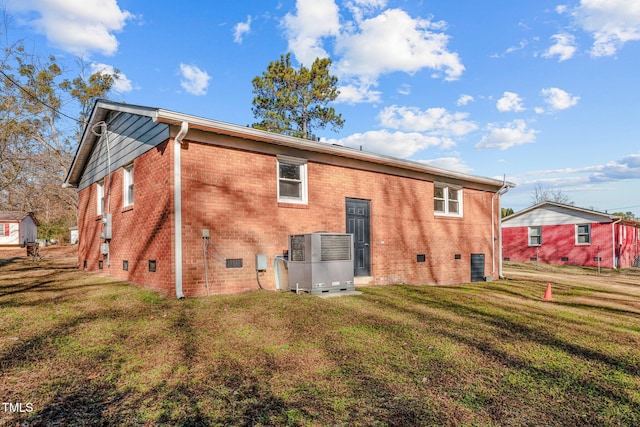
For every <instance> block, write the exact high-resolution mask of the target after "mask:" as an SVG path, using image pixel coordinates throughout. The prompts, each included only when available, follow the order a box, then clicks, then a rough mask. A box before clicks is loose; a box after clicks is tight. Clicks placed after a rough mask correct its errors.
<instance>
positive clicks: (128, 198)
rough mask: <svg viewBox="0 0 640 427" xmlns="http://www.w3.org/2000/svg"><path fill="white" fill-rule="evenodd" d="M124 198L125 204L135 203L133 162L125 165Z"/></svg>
mask: <svg viewBox="0 0 640 427" xmlns="http://www.w3.org/2000/svg"><path fill="white" fill-rule="evenodd" d="M123 181H124V198H123V205H124V206H131V205H133V164H131V165H129V166H125V167H124V180H123Z"/></svg>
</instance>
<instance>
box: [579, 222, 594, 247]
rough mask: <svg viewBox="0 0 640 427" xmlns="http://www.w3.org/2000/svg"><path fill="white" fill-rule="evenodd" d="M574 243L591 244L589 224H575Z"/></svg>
mask: <svg viewBox="0 0 640 427" xmlns="http://www.w3.org/2000/svg"><path fill="white" fill-rule="evenodd" d="M576 243H577V244H578V245H589V244H591V224H578V225H576Z"/></svg>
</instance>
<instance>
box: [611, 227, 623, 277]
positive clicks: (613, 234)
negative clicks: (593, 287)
mask: <svg viewBox="0 0 640 427" xmlns="http://www.w3.org/2000/svg"><path fill="white" fill-rule="evenodd" d="M621 221H622V218H618V219H616V220H615V221H613V222H612V223H611V250H612V251H613V254H612V255H613V268H618V264H619V262H616V247H617V245H616V227H615V225H616V224H620V222H621Z"/></svg>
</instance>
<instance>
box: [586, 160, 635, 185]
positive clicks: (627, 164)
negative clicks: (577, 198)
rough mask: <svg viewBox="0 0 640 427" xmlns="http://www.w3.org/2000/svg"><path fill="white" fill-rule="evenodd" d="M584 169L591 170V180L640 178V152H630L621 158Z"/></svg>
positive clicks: (606, 180)
mask: <svg viewBox="0 0 640 427" xmlns="http://www.w3.org/2000/svg"><path fill="white" fill-rule="evenodd" d="M584 171H586V172H590V175H589V181H590V182H610V181H620V180H625V179H640V154H629V155H628V156H625V157H623V158H622V159H620V160H615V161H611V162H608V163H605V164H604V165H598V166H592V167H590V168H585V169H584Z"/></svg>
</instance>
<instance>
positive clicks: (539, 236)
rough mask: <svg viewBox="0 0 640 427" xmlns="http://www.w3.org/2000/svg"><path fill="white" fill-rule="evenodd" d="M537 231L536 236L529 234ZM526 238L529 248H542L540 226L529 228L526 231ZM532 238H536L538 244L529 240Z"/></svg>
mask: <svg viewBox="0 0 640 427" xmlns="http://www.w3.org/2000/svg"><path fill="white" fill-rule="evenodd" d="M534 229H535V230H538V234H537V235H534V234H532V233H531V232H532V231H533V230H534ZM528 236H529V246H542V226H540V225H537V226H536V225H534V226H530V227H529V230H528ZM532 237H537V238H538V243H532V241H531V238H532Z"/></svg>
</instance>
